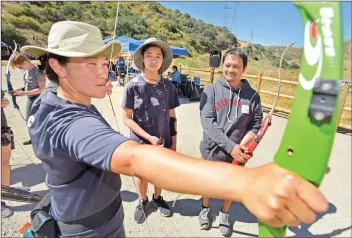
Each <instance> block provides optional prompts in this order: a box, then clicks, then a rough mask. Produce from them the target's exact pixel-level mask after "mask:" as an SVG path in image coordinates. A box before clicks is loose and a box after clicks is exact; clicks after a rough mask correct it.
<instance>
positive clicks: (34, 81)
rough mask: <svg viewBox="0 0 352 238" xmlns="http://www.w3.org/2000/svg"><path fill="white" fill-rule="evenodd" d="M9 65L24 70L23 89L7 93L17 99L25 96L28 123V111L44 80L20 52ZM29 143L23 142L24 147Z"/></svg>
mask: <svg viewBox="0 0 352 238" xmlns="http://www.w3.org/2000/svg"><path fill="white" fill-rule="evenodd" d="M10 64H11V66H12V67H13V68H17V69H21V70H24V75H23V81H24V87H22V88H19V89H16V90H13V91H12V92H9V93H10V94H11V95H15V96H19V97H22V96H27V106H26V117H27V121H28V115H29V111H30V110H31V107H32V104H33V102H34V101H35V100H36V99H37V98H38V97H39V95H40V93H41V92H42V91H43V90H44V89H45V87H46V78H45V76H43V75H42V74H41V71H40V69H39V68H38V66H36V65H34V64H33V63H32V62H31V61H30V60H29V58H28V57H27V55H25V54H24V53H22V52H16V53H14V55H13V57H12V59H11V62H10ZM31 143H32V142H31V140H28V141H25V142H23V144H24V145H30V144H31Z"/></svg>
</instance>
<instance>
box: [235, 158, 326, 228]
mask: <svg viewBox="0 0 352 238" xmlns="http://www.w3.org/2000/svg"><path fill="white" fill-rule="evenodd" d="M241 200H242V202H243V204H244V205H245V206H246V207H247V208H248V209H249V210H250V211H251V212H252V213H253V214H254V215H255V216H256V217H258V219H259V220H261V221H262V222H264V223H266V224H268V225H270V226H273V227H282V226H284V225H286V224H288V225H291V226H298V225H300V223H301V222H303V223H308V224H310V223H312V222H314V221H315V218H316V215H315V212H319V213H322V212H325V211H326V210H327V209H328V202H327V200H326V198H325V197H324V195H323V194H322V193H321V192H320V191H319V190H318V188H316V187H315V186H314V185H313V184H311V183H310V182H308V181H305V180H303V179H302V178H300V177H299V176H297V175H296V174H294V173H292V172H289V171H287V170H285V169H283V168H281V167H279V166H278V165H277V164H275V163H270V164H267V165H264V166H261V167H257V168H253V170H252V176H251V179H249V180H248V181H247V183H246V185H245V190H244V192H243V196H242V198H241Z"/></svg>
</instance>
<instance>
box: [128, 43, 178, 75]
mask: <svg viewBox="0 0 352 238" xmlns="http://www.w3.org/2000/svg"><path fill="white" fill-rule="evenodd" d="M146 45H156V46H158V47H160V48H161V49H162V51H163V52H164V59H163V63H162V65H161V67H160V69H159V71H158V72H159V74H162V73H164V72H165V71H166V70H167V69H168V68H169V67H170V65H171V63H172V58H173V54H172V50H171V47H170V46H169V45H168V44H167V43H166V42H164V41H162V40H151V41H148V40H146V41H145V42H144V43H143V44H141V45H140V46H139V47H138V48H137V49H136V51H135V52H134V54H133V62H134V64H135V65H136V67H137V68H138V69H140V70H144V63H143V55H142V49H143V47H144V46H146Z"/></svg>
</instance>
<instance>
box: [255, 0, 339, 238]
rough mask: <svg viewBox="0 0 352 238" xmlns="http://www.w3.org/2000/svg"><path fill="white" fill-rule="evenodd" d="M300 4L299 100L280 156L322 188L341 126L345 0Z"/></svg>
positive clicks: (267, 232) (281, 233)
mask: <svg viewBox="0 0 352 238" xmlns="http://www.w3.org/2000/svg"><path fill="white" fill-rule="evenodd" d="M294 4H295V5H296V7H298V10H299V11H300V13H301V16H302V18H303V23H304V27H305V30H304V32H305V38H304V50H303V55H302V60H301V72H300V75H299V84H298V85H297V87H296V94H295V95H296V96H295V100H294V101H293V104H292V107H291V114H290V117H289V120H288V122H287V126H286V129H285V132H284V136H283V139H282V141H281V144H280V147H279V149H278V151H277V153H276V154H275V156H274V161H275V162H276V163H277V164H278V165H279V166H281V167H282V168H285V169H287V170H289V171H292V172H294V173H296V174H297V175H299V176H300V177H302V178H303V179H305V180H307V181H309V182H311V183H312V184H314V185H315V186H316V187H319V186H320V184H321V182H322V180H323V177H324V175H325V171H326V169H327V165H328V160H329V157H330V153H331V149H332V145H333V141H334V137H335V132H336V128H337V126H338V117H339V100H340V99H341V95H340V85H341V82H342V80H341V79H342V72H343V71H342V66H343V39H342V27H341V25H342V19H341V18H342V16H341V3H340V2H325V3H323V2H297V3H294ZM302 135H305V137H302ZM312 142H313V143H312ZM258 223H259V237H285V232H286V226H284V227H280V228H273V227H270V226H267V225H265V224H264V223H262V222H260V221H259V222H258Z"/></svg>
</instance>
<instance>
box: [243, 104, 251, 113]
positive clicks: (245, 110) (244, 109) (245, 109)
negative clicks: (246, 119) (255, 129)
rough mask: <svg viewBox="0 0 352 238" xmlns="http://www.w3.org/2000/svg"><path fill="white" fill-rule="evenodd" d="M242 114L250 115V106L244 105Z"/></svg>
mask: <svg viewBox="0 0 352 238" xmlns="http://www.w3.org/2000/svg"><path fill="white" fill-rule="evenodd" d="M241 112H242V113H245V114H249V106H248V105H242V109H241Z"/></svg>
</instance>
